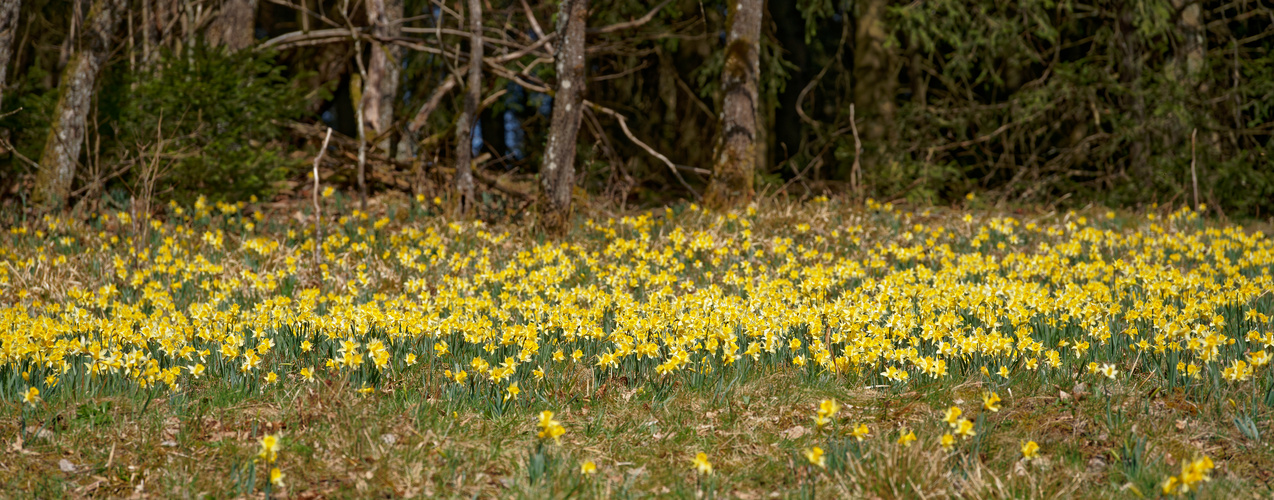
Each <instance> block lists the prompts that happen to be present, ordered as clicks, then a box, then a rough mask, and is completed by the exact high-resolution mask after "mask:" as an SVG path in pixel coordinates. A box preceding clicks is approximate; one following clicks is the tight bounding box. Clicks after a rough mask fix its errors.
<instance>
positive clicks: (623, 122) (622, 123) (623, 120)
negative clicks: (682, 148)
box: [584, 99, 711, 199]
mask: <svg viewBox="0 0 1274 500" xmlns="http://www.w3.org/2000/svg"><path fill="white" fill-rule="evenodd" d="M584 105H585V106H588V107H590V108H592V109H593V110H594V111H597V112H599V113H604V114H606V115H609V116H610V117H611V118H614V119H615V120H616V121H618V122H619V128H620V129H622V130H623V131H624V135H626V136H628V140H630V141H633V144H636V145H637V147H640V148H642V149H644V150H646V152H647V153H650V156H654V157H655V158H658V159H659V161H662V162H664V165H667V166H668V170H671V171H672V175H673V176H675V177H677V180H678V181H680V182H681V185H682V186H684V187H685V188H686V189H688V190H689V191H690V192H691V193H692V194H694V196H695V198H696V199H697V198H699V192H698V191H695V189H694V188H692V187H690V184H689V183H688V182H686V179H685V178H684V177H682V176H681V172H678V171H677V165H676V164H674V163H673V162H672V160H669V159H668V157H667V156H664V155H663V154H662V153H660V152H658V151H655V149H654V148H652V147H650V146H647V145H646V143H644V142H641V139H638V138H637V136H635V135H633V132H632V131H631V130H628V118H627V117H625V116H624V115H622V114H620V113H619V112H618V111H615V110H613V109H610V108H608V107H605V106H602V105H600V104H597V103H594V102H592V101H589V100H587V99H586V100H584ZM708 173H709V174H710V173H711V172H708Z"/></svg>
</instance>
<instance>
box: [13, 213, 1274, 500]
mask: <svg viewBox="0 0 1274 500" xmlns="http://www.w3.org/2000/svg"><path fill="white" fill-rule="evenodd" d="M325 203H326V204H327V208H325V213H326V214H327V216H328V219H329V221H328V222H327V223H326V225H325V226H324V227H323V228H322V235H323V238H322V242H321V248H322V250H321V255H316V252H315V247H316V242H315V238H314V234H315V233H314V228H313V225H312V217H310V215H309V213H308V212H307V210H306V209H305V208H290V209H287V210H278V209H265V208H263V207H257V206H253V205H247V204H238V205H225V204H212V203H202V202H201V203H197V204H196V205H194V206H186V207H179V206H176V205H171V206H169V207H167V208H165V209H164V210H162V211H161V212H162V213H160V214H157V215H154V216H142V217H139V216H137V214H129V213H124V212H118V213H105V214H100V215H98V216H94V217H88V218H80V219H66V218H62V219H59V218H44V219H39V220H33V221H27V222H22V223H15V224H13V225H11V226H9V227H5V228H3V229H4V230H3V232H0V438H2V439H3V442H0V445H2V446H3V447H4V453H3V454H0V497H6V498H10V497H11V498H61V497H69V498H89V497H92V498H117V497H137V498H194V497H212V498H252V497H255V498H262V497H265V496H269V497H276V498H367V497H406V498H413V497H444V498H461V497H463V498H566V497H596V498H638V497H659V498H664V497H673V498H713V497H720V498H745V499H746V498H757V499H760V498H846V497H852V498H948V497H974V498H982V497H992V498H1041V497H1049V498H1053V497H1056V498H1076V497H1082V498H1134V497H1135V498H1155V497H1161V496H1169V495H1173V496H1175V495H1190V496H1197V497H1199V498H1265V497H1268V496H1269V495H1270V494H1271V491H1272V488H1274V484H1271V480H1274V453H1272V450H1271V448H1270V434H1271V433H1272V432H1274V428H1271V416H1274V413H1272V412H1271V407H1272V405H1274V374H1272V373H1271V369H1270V367H1269V361H1270V357H1271V356H1270V353H1271V347H1274V322H1271V317H1274V296H1272V294H1271V291H1272V290H1274V278H1271V274H1270V272H1271V263H1274V240H1271V239H1270V237H1269V236H1268V235H1267V234H1265V233H1264V232H1262V231H1260V230H1258V229H1257V228H1256V227H1253V226H1246V227H1245V226H1242V225H1236V224H1231V223H1225V222H1221V221H1217V220H1210V219H1207V218H1205V217H1201V216H1200V215H1199V214H1197V213H1195V212H1192V211H1189V210H1185V209H1183V210H1176V211H1168V210H1150V211H1145V212H1138V213H1131V212H1123V211H1120V212H1116V211H1109V210H1106V209H1087V210H1083V211H1079V212H1033V211H1015V212H1012V213H1008V212H1004V211H997V210H994V209H989V208H980V207H978V202H977V200H970V202H969V205H970V206H968V207H933V208H923V207H921V208H915V207H906V208H900V207H894V206H890V205H882V204H878V203H875V202H872V201H868V202H867V203H866V204H865V205H863V204H854V203H849V202H845V201H841V200H826V199H816V200H813V201H811V202H808V203H799V204H798V203H793V204H790V205H763V206H759V207H752V208H748V209H743V210H739V211H735V212H728V213H713V212H708V211H705V210H702V209H700V208H699V207H697V206H694V205H692V204H682V205H677V206H673V207H670V208H667V209H663V208H661V209H656V210H652V211H644V212H634V213H628V214H620V215H614V216H607V215H602V214H595V215H594V216H592V217H591V218H587V219H585V218H581V219H580V221H579V224H578V225H577V226H576V227H575V228H574V229H573V230H572V232H571V234H570V235H568V237H566V238H564V239H562V240H558V241H554V240H551V239H546V238H544V237H542V236H539V235H536V234H535V233H533V232H532V231H529V230H527V229H526V228H525V227H520V226H513V225H503V224H497V225H486V224H483V223H481V222H471V221H455V220H450V219H447V218H445V217H442V216H438V215H436V214H435V213H434V212H436V211H437V210H438V205H437V204H436V203H435V202H434V201H432V200H423V199H422V200H416V201H414V202H413V201H410V200H397V201H392V202H390V201H386V200H375V201H374V202H373V204H372V207H373V208H372V209H371V210H370V212H371V213H370V214H364V213H360V212H358V211H356V210H353V209H351V208H348V207H347V205H348V204H349V202H348V201H347V200H344V199H343V198H342V197H341V195H340V194H339V193H338V194H337V195H335V196H334V197H332V198H328V199H326V200H325ZM1265 230H1266V231H1268V229H1265ZM544 412H551V414H546V413H544ZM272 471H273V472H274V474H273V475H274V477H273V478H272ZM272 479H273V481H272Z"/></svg>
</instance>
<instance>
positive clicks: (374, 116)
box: [363, 0, 403, 154]
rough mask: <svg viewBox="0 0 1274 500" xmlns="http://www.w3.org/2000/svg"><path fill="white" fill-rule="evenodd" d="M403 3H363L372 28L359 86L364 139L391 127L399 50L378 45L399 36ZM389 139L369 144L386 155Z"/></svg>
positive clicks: (370, 0) (373, 0)
mask: <svg viewBox="0 0 1274 500" xmlns="http://www.w3.org/2000/svg"><path fill="white" fill-rule="evenodd" d="M402 18H403V0H367V19H368V21H369V22H370V23H371V25H372V36H373V37H376V38H374V39H373V40H372V57H371V60H370V61H368V64H367V82H366V83H365V84H364V85H363V122H364V125H365V128H366V129H367V130H369V132H368V137H369V138H376V137H382V136H384V135H385V132H387V131H389V130H390V129H392V128H393V126H394V99H396V98H397V95H398V79H399V72H400V68H401V66H400V64H401V62H402V50H401V48H399V47H398V46H395V45H387V44H383V43H381V42H380V41H379V40H378V39H379V38H380V37H396V36H398V35H399V34H401V33H402V26H401V25H400V24H399V21H400V20H401V19H402ZM389 144H390V141H389V138H388V137H384V138H383V139H382V140H380V141H378V142H376V143H375V144H373V147H376V148H379V149H380V150H381V151H382V152H383V153H385V154H389Z"/></svg>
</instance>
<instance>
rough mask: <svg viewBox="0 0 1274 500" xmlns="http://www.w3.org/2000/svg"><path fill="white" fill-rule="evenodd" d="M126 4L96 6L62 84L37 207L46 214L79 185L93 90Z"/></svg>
mask: <svg viewBox="0 0 1274 500" xmlns="http://www.w3.org/2000/svg"><path fill="white" fill-rule="evenodd" d="M124 3H125V0H94V2H93V7H92V9H91V10H90V12H89V16H88V20H87V21H86V22H85V23H84V30H83V34H84V40H83V42H82V43H81V44H80V46H81V49H80V50H79V51H78V52H76V53H75V55H74V56H72V58H71V59H70V61H68V64H67V69H66V71H65V72H63V73H62V80H61V82H60V83H59V84H58V104H57V108H56V109H55V110H54V111H53V123H52V124H51V125H50V126H49V138H48V140H47V141H46V142H45V144H44V153H43V154H42V155H41V156H40V169H39V173H38V174H37V176H36V184H35V196H34V197H33V200H32V201H33V202H34V203H35V206H36V207H37V208H38V209H39V210H42V211H49V210H53V209H57V208H60V207H62V206H63V205H64V204H65V203H66V198H67V196H68V195H69V194H70V192H71V182H72V181H74V180H75V166H76V164H78V163H79V159H80V147H81V146H82V145H83V142H84V134H85V127H86V123H85V122H86V119H87V116H88V111H89V107H90V105H91V104H92V98H93V87H94V85H95V84H96V82H97V74H98V72H99V71H100V70H101V68H102V64H103V63H105V62H106V59H107V58H108V57H109V56H110V53H111V36H112V35H113V34H114V32H115V26H116V24H117V23H118V21H119V16H118V14H119V12H120V11H122V10H123V9H124Z"/></svg>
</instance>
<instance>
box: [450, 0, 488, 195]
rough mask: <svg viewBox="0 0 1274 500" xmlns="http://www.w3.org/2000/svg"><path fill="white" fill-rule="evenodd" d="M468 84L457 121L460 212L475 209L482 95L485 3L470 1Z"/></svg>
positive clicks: (479, 0)
mask: <svg viewBox="0 0 1274 500" xmlns="http://www.w3.org/2000/svg"><path fill="white" fill-rule="evenodd" d="M469 33H470V35H469V81H468V83H467V84H466V86H465V94H464V111H463V112H462V113H460V119H458V120H456V142H457V144H456V181H455V182H456V191H457V192H458V193H459V195H460V205H459V210H460V213H461V214H465V213H468V211H469V210H470V209H471V208H473V207H472V205H473V165H471V163H472V162H473V122H474V119H475V116H474V115H476V114H477V113H478V100H479V99H481V93H482V0H469Z"/></svg>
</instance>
